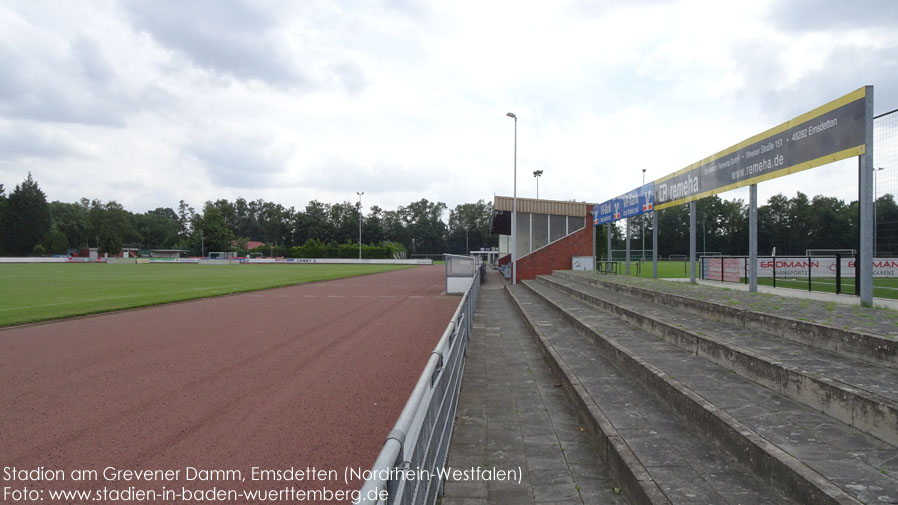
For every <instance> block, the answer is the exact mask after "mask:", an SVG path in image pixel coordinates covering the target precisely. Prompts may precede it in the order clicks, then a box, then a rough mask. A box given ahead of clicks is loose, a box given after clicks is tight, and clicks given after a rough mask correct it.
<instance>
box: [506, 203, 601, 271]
mask: <svg viewBox="0 0 898 505" xmlns="http://www.w3.org/2000/svg"><path fill="white" fill-rule="evenodd" d="M592 228H593V226H592V213H589V214H587V215H586V226H584V227H583V228H582V229H581V230H580V231H577V232H575V233H572V234H570V235H568V236H567V237H564V238H562V239H560V240H557V241H555V242H552V243H551V244H549V245H547V246H546V247H543V248H542V249H539V250H538V251H535V252H533V253H531V254H529V255H527V256H524V257H523V258H519V259H518V282H520V281H523V280H527V279H535V278H536V276H537V275H548V274H551V273H552V270H570V269H571V258H572V257H574V256H592Z"/></svg>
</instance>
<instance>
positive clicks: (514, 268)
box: [506, 112, 518, 284]
mask: <svg viewBox="0 0 898 505" xmlns="http://www.w3.org/2000/svg"><path fill="white" fill-rule="evenodd" d="M506 116H508V117H510V118H512V119H514V196H512V210H511V283H512V284H517V283H518V265H517V261H516V259H517V251H516V249H517V248H518V242H517V237H518V233H517V229H516V228H517V224H518V117H517V116H515V115H514V113H513V112H509V113H508V114H506Z"/></svg>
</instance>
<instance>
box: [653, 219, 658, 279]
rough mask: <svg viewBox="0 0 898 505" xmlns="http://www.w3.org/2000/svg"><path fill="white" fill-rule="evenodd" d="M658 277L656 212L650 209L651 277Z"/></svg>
mask: <svg viewBox="0 0 898 505" xmlns="http://www.w3.org/2000/svg"><path fill="white" fill-rule="evenodd" d="M657 278H658V212H657V211H652V279H657Z"/></svg>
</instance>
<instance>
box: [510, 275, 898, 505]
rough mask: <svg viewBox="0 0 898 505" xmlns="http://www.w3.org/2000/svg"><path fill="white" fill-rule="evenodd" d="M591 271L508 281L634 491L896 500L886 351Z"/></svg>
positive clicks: (688, 498)
mask: <svg viewBox="0 0 898 505" xmlns="http://www.w3.org/2000/svg"><path fill="white" fill-rule="evenodd" d="M599 279H600V277H596V276H589V275H581V274H577V273H569V272H556V273H555V274H554V275H552V276H541V277H538V278H537V279H536V280H535V281H526V282H524V283H523V284H521V285H518V286H509V287H508V291H509V293H510V295H511V297H512V299H513V300H514V302H515V304H516V306H517V307H518V309H519V310H520V312H521V314H522V315H523V317H524V320H525V321H526V323H527V324H528V326H529V329H530V330H531V333H532V334H533V335H534V337H535V338H536V340H537V342H538V343H539V344H540V347H541V349H542V350H543V353H544V355H545V357H546V359H547V361H548V362H549V364H550V366H552V367H553V369H554V370H555V373H556V375H557V376H558V378H559V381H560V382H561V383H562V384H563V385H564V387H565V390H566V393H567V395H568V397H569V399H570V400H571V401H572V402H573V404H574V405H575V407H576V408H577V410H578V412H579V415H580V418H581V421H582V422H583V423H584V425H585V426H586V427H587V429H588V431H590V433H591V434H592V435H593V436H594V439H595V441H596V443H597V447H598V451H599V454H600V456H601V457H602V459H603V460H605V462H606V465H607V466H608V468H609V469H610V470H609V471H610V473H611V474H612V475H611V477H612V479H614V480H615V481H616V482H619V483H620V486H621V487H622V488H623V490H624V493H625V494H626V495H627V497H628V498H629V499H630V501H631V502H632V503H653V504H662V503H733V504H736V503H742V504H755V503H815V504H816V503H898V480H896V479H895V476H898V449H896V443H898V434H896V433H898V428H896V427H898V424H896V419H898V416H896V412H898V409H896V408H895V405H896V398H898V380H896V379H898V373H896V370H895V369H894V368H893V367H891V366H890V364H889V363H888V362H887V360H885V361H886V362H884V360H881V359H868V360H861V359H859V358H858V356H856V354H857V352H856V349H849V351H848V352H845V353H841V352H839V350H840V349H839V346H832V347H835V349H831V348H827V345H825V342H824V345H819V346H812V345H809V344H808V343H803V342H799V341H798V340H801V338H795V339H790V338H788V337H784V336H783V334H782V332H781V330H778V329H776V328H775V327H774V328H773V329H772V330H771V331H770V332H765V331H762V329H761V328H762V327H763V325H761V324H754V323H753V324H749V325H745V324H744V323H743V324H742V325H739V324H738V322H737V323H734V322H732V321H727V320H725V319H726V318H724V317H720V315H719V312H720V311H719V310H717V309H716V308H715V307H710V308H703V307H702V304H701V303H698V301H695V300H692V301H690V302H689V304H688V305H689V306H688V309H686V310H684V308H683V305H684V304H683V303H679V301H678V300H673V301H671V300H668V303H666V304H665V303H662V302H660V301H659V298H661V295H659V294H657V293H651V292H648V290H643V291H642V292H640V291H639V290H635V289H632V287H627V288H626V289H624V288H620V289H616V288H615V287H614V286H607V285H604V284H603V282H601V281H599ZM709 303H710V302H709ZM744 320H745V318H744V317H743V321H744ZM746 326H748V327H746ZM772 326H775V325H772ZM815 331H817V333H816V334H815V335H817V336H815V337H814V339H815V340H816V341H824V340H825V338H826V337H825V333H826V332H825V331H822V330H815ZM820 335H823V336H820ZM832 338H836V339H842V338H843V337H842V336H836V337H832ZM839 341H840V342H841V341H842V340H839ZM862 345H866V344H862ZM843 347H845V346H843ZM855 347H857V346H855Z"/></svg>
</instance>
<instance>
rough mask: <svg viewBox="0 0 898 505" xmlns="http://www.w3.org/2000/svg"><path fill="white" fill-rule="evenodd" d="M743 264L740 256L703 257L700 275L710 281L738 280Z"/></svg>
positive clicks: (739, 279)
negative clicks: (702, 270)
mask: <svg viewBox="0 0 898 505" xmlns="http://www.w3.org/2000/svg"><path fill="white" fill-rule="evenodd" d="M744 265H745V261H744V260H743V259H742V258H705V261H704V262H703V268H704V269H705V271H704V272H703V274H704V275H703V276H702V277H703V278H704V279H708V280H711V281H726V282H740V281H741V280H742V276H743V272H744Z"/></svg>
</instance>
